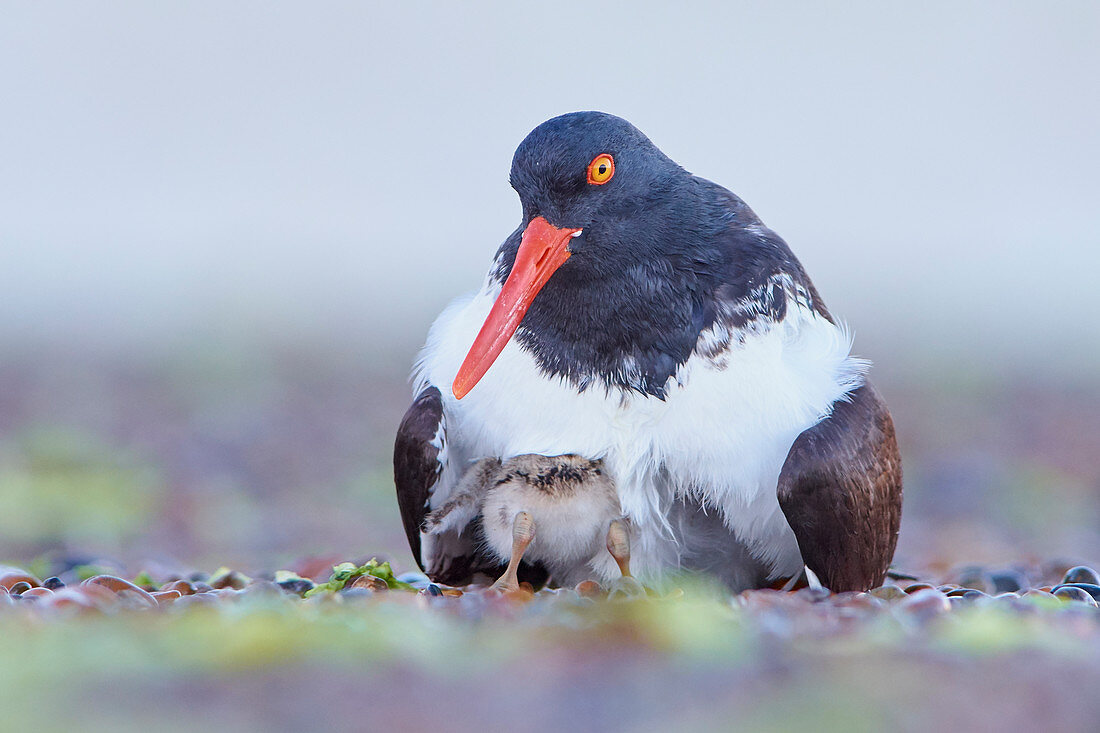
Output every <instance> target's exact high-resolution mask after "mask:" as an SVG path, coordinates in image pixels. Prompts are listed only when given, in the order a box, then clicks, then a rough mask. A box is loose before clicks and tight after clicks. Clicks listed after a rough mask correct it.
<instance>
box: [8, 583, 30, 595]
mask: <svg viewBox="0 0 1100 733" xmlns="http://www.w3.org/2000/svg"><path fill="white" fill-rule="evenodd" d="M34 587H36V586H32V585H31V584H30V583H28V582H27V581H25V580H20V581H19V582H18V583H12V585H11V587H10V588H8V593H10V594H11V595H13V596H21V595H23V593H25V592H26V591H29V590H30V589H31V588H34Z"/></svg>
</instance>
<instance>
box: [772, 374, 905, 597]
mask: <svg viewBox="0 0 1100 733" xmlns="http://www.w3.org/2000/svg"><path fill="white" fill-rule="evenodd" d="M850 397H851V399H850V401H844V402H838V403H837V404H836V405H835V406H834V408H833V412H832V414H831V415H830V416H829V417H828V418H826V419H825V420H823V421H821V422H820V423H818V424H817V425H815V426H814V427H812V428H810V429H808V430H806V431H805V432H803V433H802V434H801V435H799V436H798V438H797V439H796V440H795V442H794V445H793V446H791V450H790V452H789V453H788V455H787V460H786V462H785V463H784V465H783V470H782V472H781V474H780V476H779V490H778V494H779V505H780V506H781V507H782V509H783V513H784V515H785V516H786V517H787V522H788V523H789V524H790V525H791V529H793V530H794V534H795V537H796V538H797V540H798V548H799V550H800V551H801V553H802V558H803V560H804V561H805V563H806V565H807V566H808V567H809V568H810V569H811V570H813V571H814V573H816V574H817V576H818V578H820V579H821V582H822V583H823V584H824V585H825V586H826V587H827V588H829V589H830V590H833V591H837V592H840V591H849V590H867V589H870V588H874V587H876V586H878V585H881V584H882V581H883V578H884V577H885V574H886V570H887V568H888V567H889V565H890V561H891V559H892V558H893V556H894V548H895V547H896V545H897V538H898V527H899V525H900V524H901V501H902V475H901V456H900V454H899V453H898V445H897V438H896V436H895V434H894V423H893V420H892V419H891V418H890V412H889V411H888V410H887V409H886V404H885V403H884V402H883V400H882V398H881V397H880V396H879V394H878V392H876V391H875V389H874V387H872V386H871V385H870V384H866V385H864V386H862V387H860V388H858V389H856V390H855V391H853V392H852V394H851V395H850Z"/></svg>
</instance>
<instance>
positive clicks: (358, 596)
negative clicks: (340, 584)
mask: <svg viewBox="0 0 1100 733" xmlns="http://www.w3.org/2000/svg"><path fill="white" fill-rule="evenodd" d="M373 596H374V592H373V591H371V590H370V589H368V588H362V587H358V588H345V589H344V590H342V591H340V599H341V600H344V601H358V600H362V599H365V598H372V597H373Z"/></svg>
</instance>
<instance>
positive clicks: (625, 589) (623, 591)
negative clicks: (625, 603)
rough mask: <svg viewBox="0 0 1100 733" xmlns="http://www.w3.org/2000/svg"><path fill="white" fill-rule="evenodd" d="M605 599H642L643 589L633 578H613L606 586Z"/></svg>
mask: <svg viewBox="0 0 1100 733" xmlns="http://www.w3.org/2000/svg"><path fill="white" fill-rule="evenodd" d="M607 597H608V599H609V600H616V599H627V598H644V597H645V588H643V587H642V584H641V583H639V582H638V581H637V580H635V579H634V578H631V577H627V576H624V577H622V578H615V580H613V581H611V583H609V584H608V587H607Z"/></svg>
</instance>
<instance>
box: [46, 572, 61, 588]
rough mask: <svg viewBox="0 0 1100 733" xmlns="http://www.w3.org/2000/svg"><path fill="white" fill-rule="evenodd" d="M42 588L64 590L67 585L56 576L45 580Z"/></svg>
mask: <svg viewBox="0 0 1100 733" xmlns="http://www.w3.org/2000/svg"><path fill="white" fill-rule="evenodd" d="M42 587H43V588H49V589H50V590H58V589H59V588H64V587H65V583H63V582H62V581H61V578H59V577H57V576H56V575H55V576H53V577H51V578H46V579H45V580H43V581H42Z"/></svg>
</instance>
